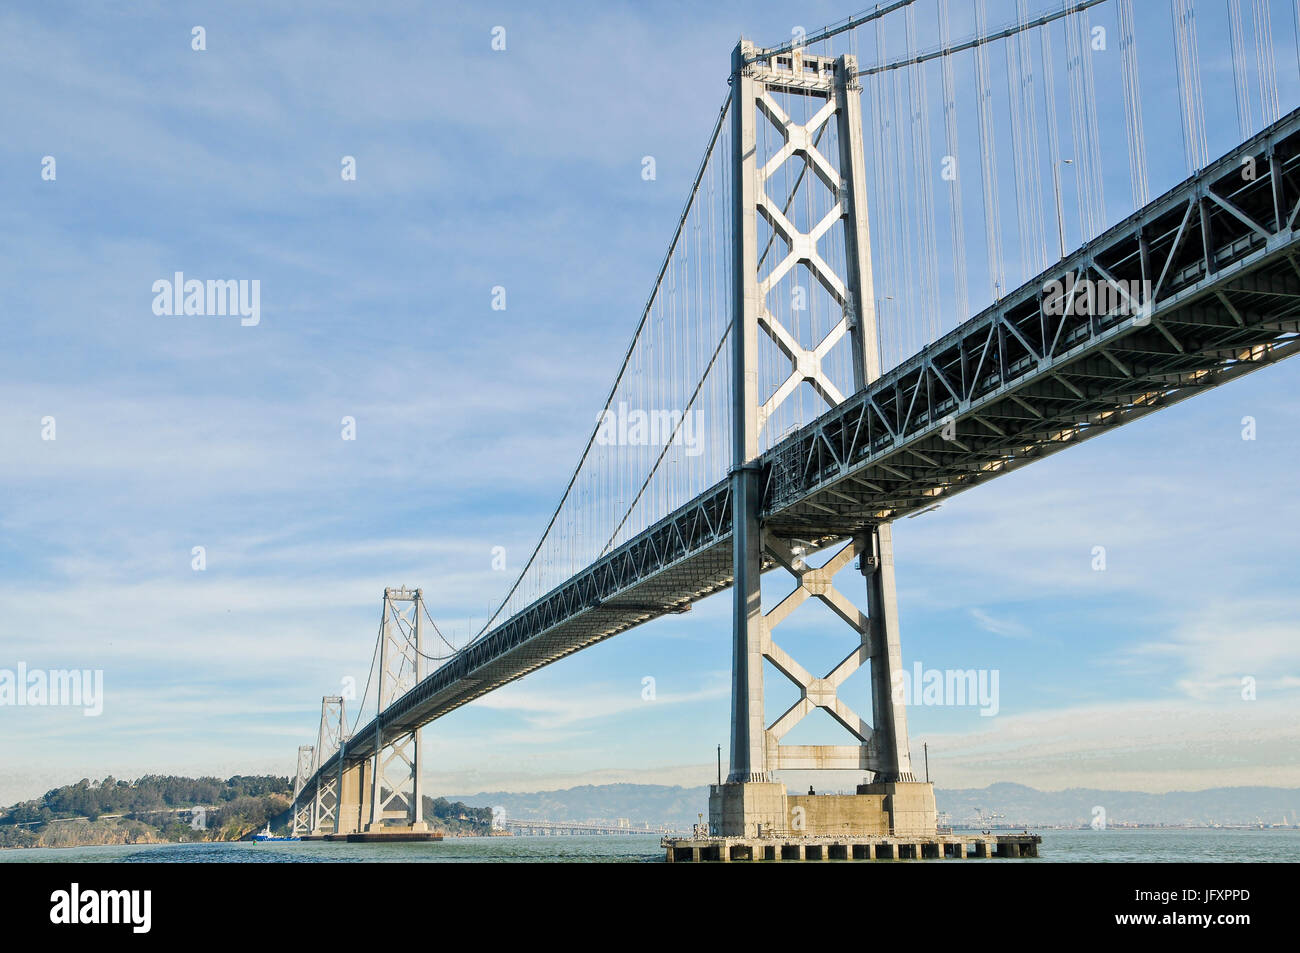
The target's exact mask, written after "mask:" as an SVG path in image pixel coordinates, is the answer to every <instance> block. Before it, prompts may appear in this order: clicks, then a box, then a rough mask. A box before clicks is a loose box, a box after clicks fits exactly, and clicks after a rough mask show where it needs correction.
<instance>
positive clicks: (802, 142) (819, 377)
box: [755, 92, 852, 428]
mask: <svg viewBox="0 0 1300 953" xmlns="http://www.w3.org/2000/svg"><path fill="white" fill-rule="evenodd" d="M758 108H759V109H760V110H761V111H762V113H763V115H765V116H766V117H767V118H768V120H769V121H770V122H771V123H772V125H774V126H775V127H776V128H777V129H778V130H779V131H780V133H781V136H782V138H784V140H785V144H784V145H783V146H782V147H781V148H780V149H778V150H777V151H776V153H775V154H774V155H773V156H772V157H771V158H770V159H768V161H767V162H766V163H765V164H764V165H763V167H762V168H761V169H760V170H759V171H758V193H757V196H756V199H755V201H756V205H757V209H758V213H759V214H760V215H762V216H763V218H764V219H766V220H767V222H768V224H769V225H771V226H772V230H773V232H775V233H776V234H777V235H779V236H780V237H781V239H782V241H784V242H785V243H786V246H787V248H788V249H789V250H788V252H787V253H786V256H785V257H784V258H783V259H781V261H780V262H778V263H777V264H776V265H775V266H774V267H773V268H772V270H771V271H770V272H769V273H768V274H767V276H766V277H765V278H762V279H761V280H759V282H758V301H759V307H758V322H759V325H760V326H761V327H762V328H763V330H764V331H765V332H766V333H767V335H768V337H770V338H771V339H772V341H773V342H774V343H775V344H776V346H777V347H779V348H780V349H781V351H782V353H784V354H785V356H786V357H787V358H788V359H789V360H790V369H791V370H790V374H789V376H788V377H786V379H785V381H784V382H782V384H781V386H780V387H778V388H777V389H776V391H775V392H774V393H773V394H772V396H771V397H769V398H768V399H767V400H766V401H764V402H763V405H762V406H761V407H759V409H758V426H759V427H760V428H761V427H763V426H764V424H765V423H766V422H767V419H768V418H769V417H770V416H771V415H772V414H773V413H774V412H775V411H776V409H777V408H778V407H780V406H781V404H783V403H785V401H786V399H787V398H788V397H789V396H790V395H791V394H793V393H794V392H795V391H796V390H797V389H798V387H799V385H800V384H801V383H802V382H804V381H807V382H808V383H809V384H810V385H812V388H813V390H815V391H816V392H817V393H818V395H820V396H821V398H822V399H823V400H825V401H826V403H827V404H828V405H830V406H832V407H834V406H836V405H838V404H841V403H843V402H844V395H843V394H842V393H840V391H839V389H838V388H837V387H836V386H835V385H834V384H833V383H832V382H831V380H830V378H829V377H827V376H826V373H825V372H824V371H823V370H822V360H823V358H825V357H826V355H827V354H828V353H829V352H830V350H831V348H833V347H834V346H835V345H836V343H838V341H839V340H840V338H842V337H843V336H844V334H845V332H846V331H848V329H849V323H850V320H851V310H852V309H851V307H850V306H849V293H848V290H847V289H846V288H845V285H844V281H843V280H842V279H841V278H840V276H839V275H837V274H836V273H835V271H834V269H832V268H831V266H830V265H828V264H827V263H826V261H825V259H823V258H822V256H821V253H820V252H819V251H818V250H817V243H818V242H819V241H820V240H821V238H822V236H823V235H825V234H826V232H827V231H829V230H830V228H831V226H833V225H834V224H835V222H836V220H837V219H839V218H842V217H843V215H844V203H843V202H842V201H840V200H839V199H838V197H839V194H840V190H841V186H842V184H843V180H842V179H841V178H840V174H839V173H838V172H837V171H836V170H835V168H834V167H833V166H832V165H831V163H830V162H829V161H827V159H826V157H825V156H823V155H822V154H821V152H819V151H818V149H817V146H816V144H815V136H816V133H817V130H818V129H820V128H821V127H822V126H823V125H825V124H826V123H827V122H828V121H829V120H830V119H831V117H833V116H834V115H835V112H836V108H837V106H836V102H835V100H834V99H833V98H830V99H827V101H826V104H825V105H824V106H822V108H821V109H819V110H818V111H817V113H816V114H815V115H814V116H813V117H812V118H811V119H810V120H808V122H807V123H797V122H795V121H794V120H793V119H791V118H790V117H789V116H787V115H786V113H785V111H784V110H783V109H781V107H780V106H779V105H778V104H777V102H776V100H775V99H773V98H772V95H771V94H770V93H768V92H764V93H762V95H760V96H759V97H758ZM795 155H799V156H802V157H803V158H804V160H805V161H806V162H807V164H808V167H809V168H810V169H812V171H813V173H814V174H815V175H816V176H817V177H818V178H819V179H821V181H822V182H823V183H824V184H825V185H826V187H827V188H828V189H829V190H830V191H831V194H832V195H834V196H836V198H837V201H836V203H835V205H834V206H833V207H832V208H831V210H830V211H829V212H827V213H826V215H825V216H824V217H823V218H822V220H821V221H819V222H818V223H817V224H816V225H814V226H813V228H812V231H810V232H801V231H799V229H797V228H796V227H795V226H794V223H793V222H791V221H790V220H789V219H788V218H787V217H786V215H785V213H784V212H783V211H782V210H781V208H780V207H779V205H778V204H777V203H776V202H773V201H772V198H771V196H769V195H768V194H767V181H768V179H769V178H771V177H772V175H773V174H774V173H775V172H776V171H777V170H778V169H780V168H781V166H782V165H784V164H785V163H786V161H787V160H789V159H790V158H791V157H792V156H795ZM799 264H802V265H804V266H805V267H806V268H807V269H808V270H809V271H810V272H812V274H813V276H814V277H815V278H816V279H817V280H818V281H819V282H820V283H821V285H822V286H823V287H824V288H825V289H826V290H827V292H829V293H830V295H831V297H833V298H834V299H835V301H836V303H838V304H839V305H840V307H841V308H843V309H844V312H845V313H844V316H843V317H842V318H841V319H840V321H839V323H837V324H836V325H835V327H833V328H832V329H831V330H830V331H829V332H828V333H827V335H826V336H825V337H824V338H822V340H821V342H820V343H819V344H818V345H817V346H816V347H814V348H813V349H811V350H808V349H805V348H804V347H803V346H801V345H800V344H799V341H798V339H796V338H795V336H794V335H793V334H791V333H790V331H789V330H788V329H787V328H786V327H785V326H784V325H782V324H781V322H780V321H779V320H778V319H777V318H776V317H775V316H774V315H773V314H772V313H771V312H770V311H768V309H767V296H768V293H769V292H771V290H772V289H773V288H774V287H776V285H777V284H778V283H779V282H780V281H781V279H782V278H784V277H785V276H786V275H787V274H788V273H789V272H790V270H791V269H792V268H794V267H795V266H796V265H799Z"/></svg>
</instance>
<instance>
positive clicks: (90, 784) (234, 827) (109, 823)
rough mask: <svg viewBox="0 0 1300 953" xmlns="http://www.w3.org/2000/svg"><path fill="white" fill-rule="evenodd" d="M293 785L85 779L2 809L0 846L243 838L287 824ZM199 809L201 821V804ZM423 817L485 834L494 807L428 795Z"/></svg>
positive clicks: (261, 780)
mask: <svg viewBox="0 0 1300 953" xmlns="http://www.w3.org/2000/svg"><path fill="white" fill-rule="evenodd" d="M291 794H292V787H291V785H290V782H289V779H288V778H285V777H272V776H266V777H244V776H236V777H233V778H226V779H225V780H224V781H223V780H222V779H220V778H183V777H175V776H170V775H168V776H162V775H149V776H146V777H143V778H139V779H138V780H135V781H120V780H118V779H116V778H113V777H107V778H104V779H103V780H102V781H91V780H89V779H86V778H83V779H82V780H81V781H78V782H77V783H76V784H68V785H64V786H63V787H60V788H55V789H54V790H52V791H48V792H46V794H45V795H44V796H42V797H39V798H33V799H32V800H30V801H22V802H20V803H18V804H14V805H13V806H11V807H9V808H5V809H2V810H0V847H91V846H99V845H102V844H159V843H175V842H178V841H231V840H241V839H243V838H246V837H248V836H249V835H250V834H253V833H255V832H256V831H259V830H261V829H262V828H263V827H265V826H266V825H267V824H270V825H271V827H272V829H273V830H275V831H276V832H278V833H284V832H285V828H286V827H287V826H288V824H289V821H290V818H289V800H290V796H291ZM200 807H201V808H202V809H203V810H202V813H201V819H199V820H196V812H195V809H196V808H200ZM424 818H425V820H426V821H427V822H428V823H429V825H430V826H431V827H433V828H434V829H436V830H441V831H444V832H446V833H448V834H453V835H454V834H486V833H487V832H488V831H489V830H490V829H491V826H492V810H491V808H490V807H488V808H475V807H471V806H469V805H467V804H462V803H460V802H459V801H455V802H453V801H448V800H447V799H446V798H433V797H428V796H427V795H426V796H425V798H424Z"/></svg>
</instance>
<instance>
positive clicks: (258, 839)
mask: <svg viewBox="0 0 1300 953" xmlns="http://www.w3.org/2000/svg"><path fill="white" fill-rule="evenodd" d="M300 840H302V838H301V837H276V836H275V835H274V834H272V833H271V825H270V824H267V825H266V828H265V829H264V830H261V831H259V832H258V833H256V834H254V835H253V842H254V843H256V844H267V843H272V844H275V843H280V844H283V843H287V842H289V841H300Z"/></svg>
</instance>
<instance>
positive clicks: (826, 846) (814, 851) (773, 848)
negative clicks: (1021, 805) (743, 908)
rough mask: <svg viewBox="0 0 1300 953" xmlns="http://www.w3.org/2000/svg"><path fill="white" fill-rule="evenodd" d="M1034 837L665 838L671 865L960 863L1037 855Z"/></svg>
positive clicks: (1039, 839)
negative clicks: (895, 861)
mask: <svg viewBox="0 0 1300 953" xmlns="http://www.w3.org/2000/svg"><path fill="white" fill-rule="evenodd" d="M1042 842H1043V838H1042V836H1041V835H1039V834H942V835H932V836H928V837H926V836H892V835H870V834H861V835H848V836H815V835H814V836H806V837H791V836H788V835H787V836H781V835H772V836H766V837H665V838H664V839H663V840H661V841H660V842H659V844H660V846H661V847H663V848H664V850H665V851H666V859H667V861H668V863H670V864H682V863H709V862H712V863H736V862H754V861H757V862H763V861H774V862H782V861H788V860H801V861H836V860H843V861H852V860H944V859H947V860H965V859H967V858H985V859H987V858H992V857H1000V858H1029V857H1037V856H1038V845H1039V844H1041V843H1042Z"/></svg>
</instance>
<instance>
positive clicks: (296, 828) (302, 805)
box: [289, 745, 316, 837]
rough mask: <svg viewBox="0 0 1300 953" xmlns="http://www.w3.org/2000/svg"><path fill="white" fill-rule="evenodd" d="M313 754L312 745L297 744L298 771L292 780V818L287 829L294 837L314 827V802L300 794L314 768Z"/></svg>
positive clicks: (308, 831) (314, 751)
mask: <svg viewBox="0 0 1300 953" xmlns="http://www.w3.org/2000/svg"><path fill="white" fill-rule="evenodd" d="M315 754H316V748H315V746H313V745H299V746H298V771H297V774H296V775H295V777H294V781H293V819H292V821H291V823H290V831H289V833H290V834H292V835H293V836H294V837H301V836H302V835H303V834H310V833H311V832H312V829H313V828H314V827H315V823H314V819H313V817H312V815H313V813H314V811H313V808H314V804H313V803H312V802H311V801H309V800H307V799H306V798H304V797H303V796H302V789H303V788H304V787H305V786H306V784H307V781H308V780H309V779H310V778H311V774H312V772H313V771H315V770H316V758H315Z"/></svg>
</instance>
